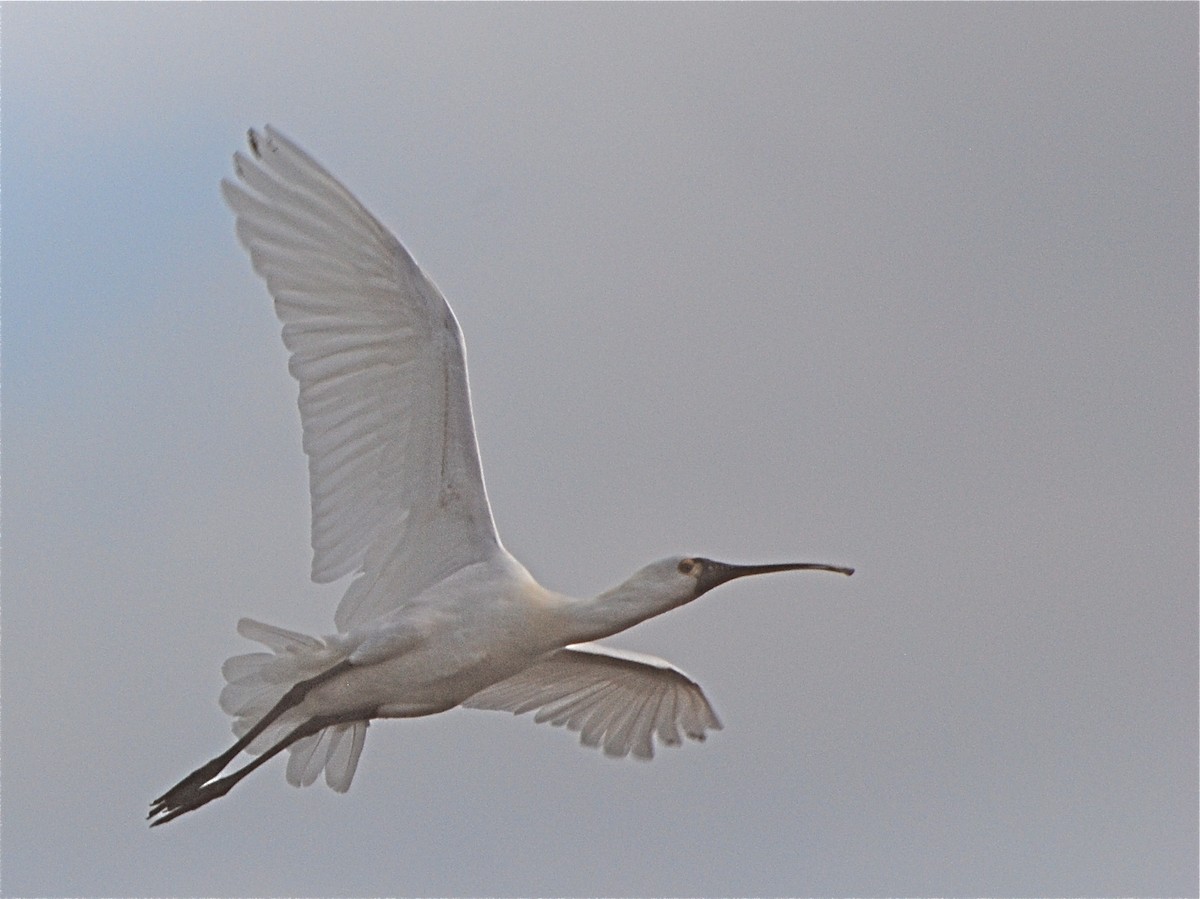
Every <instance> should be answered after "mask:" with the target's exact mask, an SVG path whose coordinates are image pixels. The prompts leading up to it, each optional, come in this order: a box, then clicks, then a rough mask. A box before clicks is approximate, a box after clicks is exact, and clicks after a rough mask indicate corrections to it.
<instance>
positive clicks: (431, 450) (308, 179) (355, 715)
mask: <svg viewBox="0 0 1200 899" xmlns="http://www.w3.org/2000/svg"><path fill="white" fill-rule="evenodd" d="M250 151H251V152H250V155H245V154H243V153H237V154H235V156H234V168H235V171H236V173H237V178H238V181H237V182H233V181H228V180H226V181H222V184H221V187H222V191H223V193H224V196H225V199H226V201H227V202H228V204H229V206H230V207H231V208H232V209H233V211H234V213H235V215H236V218H237V234H238V237H239V239H240V240H241V242H242V244H243V245H244V246H245V247H246V249H247V251H248V252H249V253H250V258H251V261H252V263H253V266H254V270H255V271H256V272H258V274H259V275H261V276H262V277H263V279H264V280H265V281H266V283H267V289H268V290H269V291H270V294H271V296H272V297H273V298H274V301H275V310H276V312H277V314H278V316H279V319H280V321H281V322H282V323H283V342H284V345H285V346H286V347H287V349H288V352H289V353H290V358H289V362H288V368H289V370H290V371H291V373H292V375H293V376H294V377H295V378H296V380H297V381H298V382H299V386H300V397H299V406H300V419H301V423H302V426H303V430H304V443H303V445H304V452H305V453H306V454H307V455H308V462H309V487H310V490H311V496H312V547H313V563H312V577H313V580H315V581H318V582H322V583H325V582H330V581H334V580H337V579H339V578H342V577H344V576H346V575H353V577H352V579H351V581H350V583H349V585H348V587H347V589H346V593H345V595H344V596H343V598H342V601H341V603H340V604H339V606H338V608H337V612H336V614H335V616H334V622H335V625H336V627H337V633H336V634H333V635H331V636H328V637H326V638H325V639H323V640H319V639H316V638H314V637H310V636H306V635H304V634H298V633H295V632H293V631H289V630H285V629H283V628H279V627H274V626H272V625H267V624H262V623H260V622H256V621H251V620H249V619H243V620H242V621H241V622H239V624H238V632H239V633H240V634H242V635H243V636H245V637H247V638H249V639H251V640H255V641H257V642H259V643H261V644H263V645H264V646H266V647H267V648H268V649H269V650H270V652H255V653H249V654H246V655H238V656H234V657H232V658H230V659H229V660H227V661H226V663H225V665H224V667H223V673H224V675H225V679H226V681H227V684H226V686H225V688H224V690H222V692H221V698H220V702H221V708H222V709H224V710H225V711H226V712H228V713H229V714H230V715H232V716H233V717H234V724H233V729H234V733H235V734H236V735H237V736H238V740H237V741H236V742H235V743H234V744H233V746H231V747H230V749H229V750H227V751H226V752H224V753H222V754H221V755H219V756H217V757H216V758H215V759H213V760H212V761H210V762H209V763H208V764H206V765H203V766H201V767H200V768H198V769H197V770H196V771H194V772H192V773H191V774H189V775H188V776H187V777H185V778H184V779H183V780H181V781H180V782H179V783H178V784H176V785H175V786H174V787H172V788H171V789H170V790H168V791H167V792H166V793H165V794H164V795H163V796H161V797H159V798H158V799H157V800H155V802H154V803H153V804H152V807H151V812H150V817H152V818H155V820H154V821H153V823H154V824H162V823H164V822H166V821H169V820H172V819H173V818H175V817H178V816H179V815H181V814H184V813H186V812H188V811H191V810H193V809H195V808H199V807H200V806H201V805H204V804H205V803H207V802H209V801H211V800H212V799H215V798H217V797H218V796H222V795H224V794H225V793H226V792H228V791H229V789H230V788H232V786H233V785H234V784H235V783H237V782H238V781H239V780H240V779H241V778H242V777H244V776H246V775H247V774H248V773H249V772H250V771H252V770H254V769H255V768H256V767H258V766H259V765H260V764H262V763H263V762H265V761H266V760H267V759H269V758H271V757H272V756H274V755H276V754H277V753H279V752H282V751H283V750H284V749H288V750H289V751H290V758H289V760H288V764H287V779H288V781H289V783H292V784H295V785H298V786H307V785H309V784H312V783H314V782H315V781H316V779H317V778H318V777H319V776H320V775H321V773H322V772H324V775H325V781H326V783H327V784H328V785H329V786H330V787H332V788H333V789H334V790H337V791H339V792H344V791H345V790H347V789H348V788H349V786H350V783H351V781H352V780H353V778H354V772H355V768H356V766H357V764H358V759H359V756H360V754H361V753H362V749H363V743H364V740H365V737H366V730H367V726H368V723H369V722H370V721H371V720H372V719H374V718H387V717H412V716H418V715H428V714H434V713H436V712H441V711H445V710H447V709H450V708H454V707H455V706H458V705H462V706H464V707H467V708H479V709H497V710H506V711H511V712H514V713H516V714H521V713H523V712H527V711H535V712H536V714H535V716H534V717H535V720H536V721H539V722H548V723H550V724H554V725H560V726H565V727H567V728H569V729H571V730H575V731H578V732H579V733H580V739H581V742H582V743H583V744H584V745H587V746H598V747H601V748H602V749H603V750H604V752H605V753H606V754H608V755H611V756H617V757H623V756H627V755H629V754H631V753H632V754H633V755H634V756H635V757H637V758H643V759H648V758H650V757H651V756H652V755H653V752H654V741H655V739H657V740H658V742H659V743H661V744H663V745H668V746H673V745H678V744H679V743H680V742H681V741H682V737H684V736H686V737H688V738H691V739H694V740H702V739H703V738H704V736H705V733H706V731H707V730H709V729H716V728H720V726H721V725H720V723H719V722H718V720H717V717H716V714H715V713H714V712H713V710H712V707H711V706H710V705H709V703H708V700H707V699H706V698H705V696H704V693H703V691H702V690H701V689H700V687H699V686H698V685H697V684H696V683H695V682H694V681H692V680H691V679H690V678H688V677H687V676H686V675H684V674H683V673H682V672H681V671H679V670H678V669H676V668H674V667H673V666H671V665H669V664H668V663H666V662H664V661H663V660H661V659H657V658H655V657H653V656H645V655H640V654H635V653H622V652H617V651H614V650H610V649H606V648H604V647H601V646H598V645H596V644H594V643H591V642H588V641H592V640H596V639H601V638H603V637H607V636H609V635H611V634H614V633H617V632H619V631H622V630H624V629H626V628H628V627H631V626H632V625H634V624H637V623H638V622H640V621H643V620H645V619H646V618H649V617H652V616H654V615H658V614H660V613H662V612H665V611H668V610H669V609H672V608H675V607H677V606H679V605H683V604H684V603H687V602H690V601H691V600H693V599H695V598H696V597H698V596H700V595H701V594H703V593H704V592H706V591H708V590H710V589H712V588H713V587H715V586H717V585H719V584H722V583H725V582H726V581H728V580H731V579H733V578H736V577H741V576H745V575H750V574H762V573H767V572H770V571H784V570H795V569H806V568H807V569H822V570H827V571H836V572H840V573H843V574H849V573H851V570H850V569H846V568H840V567H836V566H829V565H822V564H816V563H788V564H783V565H758V566H735V565H727V564H724V563H720V562H713V561H711V560H708V559H703V558H696V557H682V556H679V557H671V558H668V559H664V560H661V561H659V562H655V563H652V564H651V565H648V566H646V567H645V568H643V569H641V570H640V571H639V572H637V573H636V574H634V576H633V577H631V578H630V579H629V580H627V581H625V582H624V583H622V584H620V585H619V586H617V587H615V588H614V589H612V590H609V591H607V592H605V593H602V594H600V595H599V596H597V597H595V598H593V599H572V598H570V597H567V596H563V595H561V594H559V593H555V592H553V591H550V590H547V589H545V588H544V587H542V586H540V585H539V584H538V583H537V582H536V581H535V580H534V579H533V578H532V577H531V576H530V575H529V573H528V572H527V571H526V570H525V569H524V568H523V567H522V566H521V565H520V563H519V562H517V561H516V560H515V559H514V558H513V557H512V556H511V555H509V553H508V552H507V551H506V550H505V549H504V547H503V546H502V545H501V543H500V540H499V538H498V537H497V535H496V529H495V526H494V524H493V522H492V515H491V510H490V508H489V506H488V501H487V495H486V492H485V490H484V485H483V475H482V472H481V469H480V464H479V452H478V449H477V447H476V443H475V432H474V425H473V422H472V418H471V401H470V394H469V390H468V384H467V368H466V359H465V356H464V351H463V341H462V334H461V332H460V330H459V327H458V323H457V321H456V320H455V318H454V314H453V312H451V310H450V307H449V306H448V305H447V303H446V301H445V299H444V298H443V297H442V295H441V293H440V292H439V291H438V289H437V287H435V286H434V284H433V282H432V281H430V280H429V279H428V278H427V277H426V276H425V274H424V273H423V272H422V271H421V269H420V268H419V267H418V266H417V264H416V262H414V261H413V258H412V257H411V256H410V255H409V254H408V252H407V251H406V250H405V249H404V247H403V246H401V244H400V242H399V241H398V240H396V238H395V237H393V236H392V234H391V233H390V232H389V231H388V230H387V229H386V228H385V227H384V226H383V225H381V224H380V223H379V222H378V221H377V220H376V219H375V218H374V216H372V215H371V214H370V213H369V212H368V211H367V210H366V209H365V208H364V207H363V206H362V204H360V203H359V202H358V201H357V200H356V199H355V198H354V197H353V196H352V195H351V194H350V192H349V191H347V190H346V188H344V187H343V186H342V185H341V184H340V183H339V182H338V181H337V180H336V179H335V178H334V177H333V176H332V175H330V174H329V173H328V172H326V171H325V170H324V169H323V168H322V167H321V166H320V165H319V164H317V163H316V162H315V161H314V160H313V159H312V158H311V157H309V156H308V155H307V154H306V153H305V152H304V151H303V150H301V149H300V148H299V147H297V146H296V145H295V144H293V143H292V142H291V141H289V140H288V139H287V138H285V137H283V136H282V135H281V134H280V133H279V132H277V131H275V130H274V129H272V128H270V127H268V128H266V129H265V130H264V131H263V132H262V133H258V132H254V131H252V132H250ZM243 750H246V751H249V752H252V753H258V754H259V756H258V758H257V759H256V760H254V761H252V762H250V763H249V764H247V765H245V766H244V767H242V768H240V769H238V770H237V771H235V772H234V773H232V774H229V775H226V776H224V777H221V778H217V779H214V778H216V776H217V775H218V774H219V773H220V772H221V771H222V770H223V769H224V768H225V767H226V766H227V765H228V764H229V763H230V762H231V761H232V760H233V759H234V758H235V757H236V756H237V755H238V754H239V753H240V752H241V751H243Z"/></svg>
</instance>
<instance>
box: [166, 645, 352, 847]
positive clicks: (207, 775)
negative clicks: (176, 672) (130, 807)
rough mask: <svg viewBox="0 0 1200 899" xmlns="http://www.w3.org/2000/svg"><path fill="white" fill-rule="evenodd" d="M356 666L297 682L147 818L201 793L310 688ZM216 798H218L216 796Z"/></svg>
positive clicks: (341, 666)
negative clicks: (230, 744) (252, 725)
mask: <svg viewBox="0 0 1200 899" xmlns="http://www.w3.org/2000/svg"><path fill="white" fill-rule="evenodd" d="M352 667H353V665H351V663H350V661H349V660H346V661H343V662H339V663H338V664H337V665H334V666H333V667H332V668H330V669H329V670H328V671H323V672H322V673H321V674H318V675H317V676H316V677H310V678H309V679H308V680H303V681H300V682H299V683H297V684H295V685H294V686H293V687H292V688H291V689H290V690H288V691H287V692H286V693H285V694H283V697H282V698H281V699H280V700H279V701H278V702H277V703H275V705H274V706H273V707H272V708H271V710H270V711H268V712H267V713H266V714H265V715H263V717H262V718H261V719H259V721H258V723H257V724H255V725H254V727H252V728H250V730H248V731H247V732H246V733H245V734H243V735H242V736H241V737H240V738H239V739H238V740H237V742H235V743H234V744H233V745H232V746H230V747H229V748H228V749H227V750H225V751H224V752H222V753H221V754H220V755H218V756H217V757H216V758H214V759H213V760H212V761H210V762H207V763H205V764H203V765H201V766H200V767H199V768H197V769H196V770H195V771H193V772H192V773H191V774H189V775H188V776H187V777H185V778H183V780H181V781H179V783H177V784H175V786H173V787H171V789H169V790H167V792H165V793H163V795H161V796H159V797H158V798H157V799H155V800H154V802H153V803H151V805H150V814H148V815H147V816H146V817H147V818H153V817H154V816H155V815H157V814H160V813H162V812H164V811H168V810H170V809H172V808H175V807H177V806H179V805H182V804H184V803H186V802H188V801H189V800H190V799H191V798H192V797H193V796H195V795H197V794H198V793H199V792H200V790H201V788H202V787H203V786H204V784H206V783H208V781H210V780H212V779H213V778H214V777H216V776H217V775H218V774H220V773H221V772H222V771H223V770H225V767H226V766H227V765H228V764H229V763H230V762H232V761H233V760H234V759H235V758H237V756H238V754H239V753H240V752H242V750H244V749H246V747H248V746H249V745H250V744H251V743H253V742H254V741H255V740H256V739H257V738H258V736H259V735H260V734H261V733H262V732H263V731H265V730H266V729H267V728H268V727H270V726H271V725H272V724H274V723H275V721H277V720H278V719H279V716H280V715H283V714H284V713H285V712H287V711H288V710H290V709H293V708H295V707H296V706H298V705H299V704H300V703H301V702H303V701H304V698H305V697H306V696H308V694H309V691H311V690H312V689H313V688H314V687H316V686H319V685H320V684H323V683H325V682H326V681H328V680H332V679H333V678H335V677H337V676H338V675H340V674H344V673H345V672H346V671H349V670H350V669H351V668H352ZM356 720H357V719H356ZM302 726H303V725H302ZM293 733H295V731H293ZM314 733H315V731H314ZM289 738H290V735H289ZM295 739H299V737H296V738H295ZM280 748H283V747H279V746H278V744H277V746H276V748H272V749H271V750H270V755H274V754H275V753H277V752H279V750H280ZM270 755H268V754H266V753H264V757H263V758H261V759H260V760H259V762H260V763H261V761H265V760H266V758H269V757H270ZM227 789H228V788H227ZM219 795H221V794H219ZM212 798H216V797H215V796H214V797H212ZM204 801H205V802H207V801H209V800H207V799H206V800H204ZM163 820H165V819H160V820H159V821H156V822H155V823H156V824H161V823H162V821H163Z"/></svg>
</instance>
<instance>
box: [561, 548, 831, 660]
mask: <svg viewBox="0 0 1200 899" xmlns="http://www.w3.org/2000/svg"><path fill="white" fill-rule="evenodd" d="M776 571H832V572H834V573H836V574H853V573H854V569H853V568H843V567H841V566H839V565H823V564H820V563H817V562H783V563H778V564H773V565H731V564H729V563H728V562H714V561H713V560H712V559H706V558H704V557H702V556H670V557H669V558H666V559H659V560H658V561H657V562H651V563H650V564H649V565H647V566H645V567H644V568H641V569H639V570H638V571H637V572H635V573H634V575H633V576H632V577H631V578H629V579H628V580H626V581H625V582H624V583H622V584H619V585H617V586H616V587H614V588H612V589H611V590H607V591H605V592H604V593H601V594H600V595H599V596H597V597H596V598H595V599H590V600H583V601H581V602H578V603H572V605H571V606H570V608H571V609H572V619H573V624H574V625H577V630H578V634H577V635H575V639H573V640H572V641H571V642H581V641H583V640H599V639H601V638H603V637H607V636H610V635H612V634H615V633H618V632H619V631H623V630H625V629H626V628H628V627H632V626H633V625H635V624H637V623H638V622H640V621H645V620H646V619H647V618H653V617H654V616H655V615H661V614H662V613H663V612H667V611H670V610H671V609H674V608H677V607H678V606H682V605H684V604H686V603H689V602H691V601H692V600H693V599H696V598H698V597H700V596H703V595H704V594H705V593H707V592H708V591H709V590H711V589H713V588H714V587H719V586H720V585H721V584H724V583H726V582H728V581H732V580H734V579H736V578H739V577H748V576H749V575H752V574H770V573H772V572H776Z"/></svg>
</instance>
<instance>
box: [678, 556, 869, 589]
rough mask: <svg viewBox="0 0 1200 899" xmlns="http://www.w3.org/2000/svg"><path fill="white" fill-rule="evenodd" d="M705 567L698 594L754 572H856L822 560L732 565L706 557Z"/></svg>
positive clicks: (699, 581)
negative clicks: (826, 563) (825, 563)
mask: <svg viewBox="0 0 1200 899" xmlns="http://www.w3.org/2000/svg"><path fill="white" fill-rule="evenodd" d="M703 564H704V569H703V570H702V571H701V573H700V577H699V578H698V582H697V586H698V590H697V593H696V595H697V596H699V595H700V594H701V593H706V592H708V591H709V590H711V589H712V588H713V587H719V586H721V584H725V583H728V582H729V581H732V580H735V579H736V578H739V577H749V576H750V575H752V574H772V573H774V572H776V571H832V572H834V573H835V574H844V575H851V574H854V569H853V568H846V567H844V566H842V565H824V564H822V563H820V562H780V563H777V564H774V565H731V564H729V563H728V562H714V561H712V560H711V559H705V560H704V562H703Z"/></svg>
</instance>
